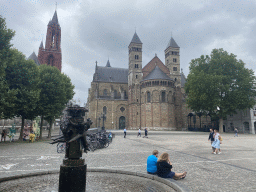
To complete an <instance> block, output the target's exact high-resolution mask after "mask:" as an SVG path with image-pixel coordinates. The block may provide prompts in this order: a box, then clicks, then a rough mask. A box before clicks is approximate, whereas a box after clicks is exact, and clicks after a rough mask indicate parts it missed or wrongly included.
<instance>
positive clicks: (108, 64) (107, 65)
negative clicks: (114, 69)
mask: <svg viewBox="0 0 256 192" xmlns="http://www.w3.org/2000/svg"><path fill="white" fill-rule="evenodd" d="M106 67H111V65H110V62H109V59H108V62H107V64H106Z"/></svg>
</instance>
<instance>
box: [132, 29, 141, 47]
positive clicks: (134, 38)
mask: <svg viewBox="0 0 256 192" xmlns="http://www.w3.org/2000/svg"><path fill="white" fill-rule="evenodd" d="M131 43H139V44H142V42H141V40H140V38H139V36H138V35H137V33H136V32H135V33H134V35H133V38H132V41H131Z"/></svg>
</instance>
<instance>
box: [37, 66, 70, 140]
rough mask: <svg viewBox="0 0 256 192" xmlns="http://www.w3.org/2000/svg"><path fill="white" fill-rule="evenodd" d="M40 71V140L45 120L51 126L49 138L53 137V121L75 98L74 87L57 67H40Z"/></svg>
mask: <svg viewBox="0 0 256 192" xmlns="http://www.w3.org/2000/svg"><path fill="white" fill-rule="evenodd" d="M39 71H40V89H41V92H40V99H39V102H38V110H37V111H39V113H40V115H41V126H40V138H42V124H43V120H44V119H45V120H47V121H48V123H49V124H50V128H49V133H48V137H51V130H52V124H53V121H54V119H55V118H56V117H58V116H60V114H61V112H62V111H63V109H64V108H65V106H66V104H67V102H68V101H69V100H70V99H72V98H73V95H74V91H73V90H74V86H73V85H72V84H71V81H70V79H69V78H68V77H67V76H66V75H64V74H61V72H60V71H59V70H58V69H57V68H56V67H52V66H48V65H40V67H39Z"/></svg>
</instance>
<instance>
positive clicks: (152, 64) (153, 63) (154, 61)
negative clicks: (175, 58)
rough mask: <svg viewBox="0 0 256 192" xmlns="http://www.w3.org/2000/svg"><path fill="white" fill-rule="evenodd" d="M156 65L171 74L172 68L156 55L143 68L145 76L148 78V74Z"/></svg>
mask: <svg viewBox="0 0 256 192" xmlns="http://www.w3.org/2000/svg"><path fill="white" fill-rule="evenodd" d="M156 65H157V66H158V67H159V68H160V69H161V70H162V71H163V72H164V73H165V74H166V75H169V74H170V70H169V69H168V68H167V67H166V66H165V65H164V64H163V62H162V61H161V60H160V59H159V58H158V57H157V55H155V57H154V58H153V59H152V60H151V61H150V62H149V63H148V64H147V65H146V66H145V67H143V69H142V73H143V78H146V77H147V75H148V74H149V73H150V72H151V71H153V70H154V69H155V67H156Z"/></svg>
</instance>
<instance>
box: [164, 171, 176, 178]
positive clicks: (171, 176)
mask: <svg viewBox="0 0 256 192" xmlns="http://www.w3.org/2000/svg"><path fill="white" fill-rule="evenodd" d="M174 175H175V172H172V171H170V172H169V173H168V174H167V175H166V176H165V177H164V178H171V179H172V178H173V176H174Z"/></svg>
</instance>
